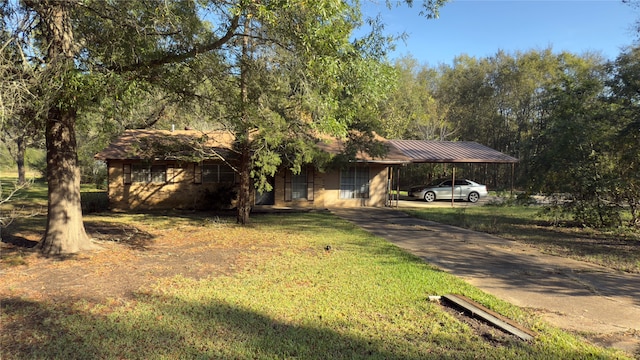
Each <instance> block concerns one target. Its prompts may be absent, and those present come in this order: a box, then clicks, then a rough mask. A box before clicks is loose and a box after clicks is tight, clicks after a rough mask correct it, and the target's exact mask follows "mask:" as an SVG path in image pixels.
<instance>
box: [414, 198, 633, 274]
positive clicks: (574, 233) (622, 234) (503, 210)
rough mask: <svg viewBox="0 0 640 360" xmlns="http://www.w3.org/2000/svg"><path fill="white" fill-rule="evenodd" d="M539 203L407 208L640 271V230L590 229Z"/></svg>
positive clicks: (548, 249)
mask: <svg viewBox="0 0 640 360" xmlns="http://www.w3.org/2000/svg"><path fill="white" fill-rule="evenodd" d="M541 210H542V208H541V207H540V206H518V205H514V206H497V205H493V206H478V207H465V208H424V209H419V210H417V209H415V210H414V209H412V210H407V211H406V212H407V213H409V214H410V215H411V216H415V217H419V218H423V219H427V220H431V221H436V222H440V223H444V224H449V225H454V226H459V227H464V228H468V229H472V230H476V231H481V232H487V233H491V234H495V235H498V236H500V237H503V238H506V239H512V240H517V241H522V242H525V243H528V244H531V245H533V246H535V247H537V248H539V249H541V250H543V251H545V252H547V253H551V254H554V255H559V256H564V257H569V258H573V259H578V260H583V261H588V262H591V263H595V264H599V265H602V266H606V267H609V268H611V269H615V270H620V271H626V272H630V273H640V234H638V232H637V231H634V230H633V229H625V228H619V229H618V228H616V229H591V228H583V227H578V226H575V225H572V224H570V223H569V222H564V223H563V222H561V223H560V224H559V225H558V226H554V225H553V224H554V223H556V222H557V219H553V218H550V217H547V216H546V215H544V214H542V211H541Z"/></svg>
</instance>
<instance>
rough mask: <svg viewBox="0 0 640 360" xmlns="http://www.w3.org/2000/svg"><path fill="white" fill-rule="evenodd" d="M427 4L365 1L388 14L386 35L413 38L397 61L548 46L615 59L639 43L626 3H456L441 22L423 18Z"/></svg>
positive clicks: (635, 14)
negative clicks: (422, 9)
mask: <svg viewBox="0 0 640 360" xmlns="http://www.w3.org/2000/svg"><path fill="white" fill-rule="evenodd" d="M421 1H422V0H414V7H413V8H408V7H406V6H403V7H399V8H393V9H391V10H388V9H386V8H385V6H384V5H383V4H384V0H373V1H371V2H368V1H364V2H363V11H364V13H365V15H376V14H378V13H380V14H381V15H382V18H383V20H384V22H385V24H386V28H385V32H386V33H388V34H398V33H401V32H406V33H407V34H408V35H409V39H408V40H407V41H406V43H403V42H402V41H399V42H398V43H397V49H396V51H395V52H394V53H393V54H392V55H391V59H394V58H397V57H401V56H405V55H411V56H413V57H414V58H416V59H418V61H420V63H422V64H427V65H431V66H435V65H438V64H440V63H446V64H451V62H452V60H453V58H454V57H455V56H457V55H461V54H463V53H464V54H467V55H470V56H475V57H487V56H491V55H494V54H495V53H496V52H497V51H498V50H504V51H506V52H508V53H514V52H515V51H527V50H530V49H546V48H548V47H551V48H552V49H553V50H554V51H555V52H560V51H563V50H566V51H570V52H572V53H576V54H582V53H584V52H586V51H591V52H599V53H601V54H602V55H603V56H605V58H608V59H614V58H615V57H616V56H617V55H618V54H619V53H620V49H621V48H622V47H624V46H629V45H631V44H632V43H633V42H634V40H635V39H636V35H635V34H634V32H633V31H632V26H633V24H634V23H635V21H636V20H637V19H638V18H640V11H638V10H636V9H635V8H633V7H631V6H629V5H626V4H623V3H622V1H621V0H544V1H543V0H457V1H455V0H454V1H452V2H450V3H448V4H446V5H445V6H444V7H443V8H441V10H440V18H438V19H431V20H428V19H425V18H424V17H420V16H419V15H418V12H419V5H420V3H421Z"/></svg>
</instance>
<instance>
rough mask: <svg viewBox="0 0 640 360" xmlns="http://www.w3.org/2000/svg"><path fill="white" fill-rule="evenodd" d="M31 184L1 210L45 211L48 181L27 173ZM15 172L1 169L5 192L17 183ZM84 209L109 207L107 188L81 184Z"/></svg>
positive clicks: (86, 210)
mask: <svg viewBox="0 0 640 360" xmlns="http://www.w3.org/2000/svg"><path fill="white" fill-rule="evenodd" d="M27 178H28V179H30V180H29V184H28V185H27V186H26V187H25V188H24V189H22V190H20V191H19V192H18V193H16V194H15V196H14V197H13V198H12V200H11V201H10V202H8V203H7V204H5V206H3V208H1V209H0V211H11V210H16V211H19V212H22V213H33V212H44V211H46V207H47V191H48V190H47V183H46V182H45V181H44V180H43V179H40V178H36V173H33V172H30V173H29V174H28V175H27ZM16 181H17V178H16V174H15V172H8V171H6V170H5V171H0V184H1V185H2V191H3V194H5V196H6V194H8V193H9V192H10V191H11V190H13V189H14V186H15V185H16ZM80 193H81V202H82V209H83V211H84V212H85V213H91V212H98V211H104V210H106V209H107V208H108V206H109V204H108V199H107V194H106V191H105V190H100V189H97V188H96V186H95V185H94V184H81V185H80Z"/></svg>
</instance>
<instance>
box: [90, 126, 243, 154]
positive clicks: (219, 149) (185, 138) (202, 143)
mask: <svg viewBox="0 0 640 360" xmlns="http://www.w3.org/2000/svg"><path fill="white" fill-rule="evenodd" d="M234 141H235V137H234V136H233V134H232V133H230V132H228V131H212V132H202V131H196V130H174V131H169V130H126V131H125V132H124V133H123V134H122V135H120V137H118V138H117V139H115V140H114V141H112V142H111V144H109V146H107V147H106V148H105V149H104V150H102V151H100V152H99V153H97V154H96V155H95V158H96V159H98V160H109V159H121V160H133V159H144V158H149V157H150V155H153V158H155V159H157V160H160V159H162V160H169V159H175V158H177V157H180V156H189V155H193V153H194V151H198V149H202V150H206V151H207V152H208V154H202V155H203V156H205V157H206V156H209V157H211V158H215V157H218V156H217V155H216V153H223V152H228V151H229V149H232V148H233V143H234Z"/></svg>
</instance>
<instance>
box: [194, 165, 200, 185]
mask: <svg viewBox="0 0 640 360" xmlns="http://www.w3.org/2000/svg"><path fill="white" fill-rule="evenodd" d="M193 182H194V183H195V184H202V167H201V166H200V164H193Z"/></svg>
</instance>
